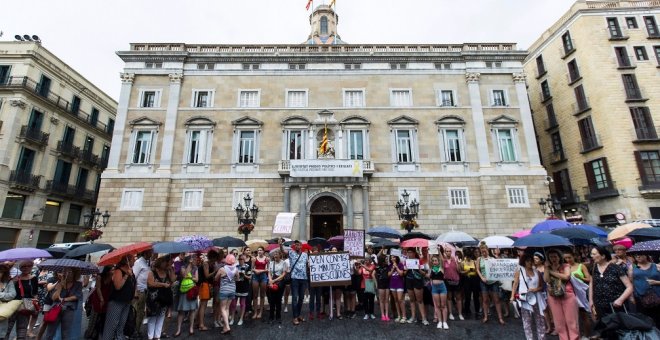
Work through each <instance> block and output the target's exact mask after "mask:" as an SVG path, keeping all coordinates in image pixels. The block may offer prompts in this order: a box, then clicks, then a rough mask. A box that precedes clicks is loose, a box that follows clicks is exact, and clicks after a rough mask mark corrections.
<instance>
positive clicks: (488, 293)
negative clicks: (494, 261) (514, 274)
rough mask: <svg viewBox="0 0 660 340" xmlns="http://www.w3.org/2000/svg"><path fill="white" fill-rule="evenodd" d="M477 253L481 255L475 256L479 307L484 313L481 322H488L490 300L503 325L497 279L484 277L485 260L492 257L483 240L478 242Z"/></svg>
mask: <svg viewBox="0 0 660 340" xmlns="http://www.w3.org/2000/svg"><path fill="white" fill-rule="evenodd" d="M479 253H480V254H481V256H479V258H477V274H478V275H479V278H480V279H481V283H480V284H479V286H480V287H481V308H482V309H483V313H484V317H483V319H482V320H481V322H482V323H486V322H488V312H489V306H490V302H491V300H492V302H493V304H494V305H495V311H496V312H497V318H498V321H499V322H500V324H501V325H504V320H503V319H502V304H501V303H500V286H499V284H498V283H497V281H492V280H488V279H487V278H486V261H488V259H491V258H492V257H491V256H490V253H489V252H488V246H487V245H486V243H485V242H483V241H481V243H479Z"/></svg>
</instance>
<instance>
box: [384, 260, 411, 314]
mask: <svg viewBox="0 0 660 340" xmlns="http://www.w3.org/2000/svg"><path fill="white" fill-rule="evenodd" d="M388 270H389V271H388V273H387V275H388V276H389V277H390V293H391V294H392V300H393V301H394V306H395V309H396V319H394V322H399V323H405V322H406V300H405V298H404V296H403V288H404V281H403V278H404V276H405V270H404V267H403V263H401V260H400V259H399V257H398V256H396V255H390V265H389V266H388ZM392 314H394V311H392Z"/></svg>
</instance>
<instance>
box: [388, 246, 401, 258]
mask: <svg viewBox="0 0 660 340" xmlns="http://www.w3.org/2000/svg"><path fill="white" fill-rule="evenodd" d="M390 255H392V256H398V257H399V258H401V249H398V248H392V249H390Z"/></svg>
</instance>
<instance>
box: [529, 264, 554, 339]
mask: <svg viewBox="0 0 660 340" xmlns="http://www.w3.org/2000/svg"><path fill="white" fill-rule="evenodd" d="M532 259H533V260H534V268H536V270H538V272H539V273H540V274H541V276H545V255H543V254H541V253H540V252H535V253H534V256H533V257H532ZM547 288H548V287H547V283H546V282H544V283H543V296H544V297H545V299H546V301H547V300H548V294H547ZM543 318H544V319H545V334H551V335H557V332H556V331H555V325H554V323H553V322H552V311H551V310H550V306H549V305H548V304H546V307H545V311H544V312H543Z"/></svg>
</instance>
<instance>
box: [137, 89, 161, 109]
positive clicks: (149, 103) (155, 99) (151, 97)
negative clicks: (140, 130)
mask: <svg viewBox="0 0 660 340" xmlns="http://www.w3.org/2000/svg"><path fill="white" fill-rule="evenodd" d="M140 107H160V91H156V90H145V91H142V92H141V100H140Z"/></svg>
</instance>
